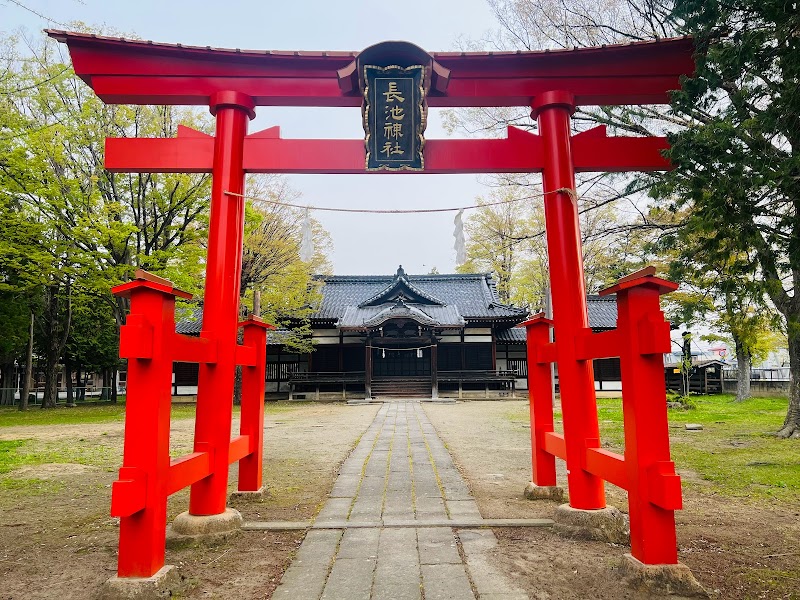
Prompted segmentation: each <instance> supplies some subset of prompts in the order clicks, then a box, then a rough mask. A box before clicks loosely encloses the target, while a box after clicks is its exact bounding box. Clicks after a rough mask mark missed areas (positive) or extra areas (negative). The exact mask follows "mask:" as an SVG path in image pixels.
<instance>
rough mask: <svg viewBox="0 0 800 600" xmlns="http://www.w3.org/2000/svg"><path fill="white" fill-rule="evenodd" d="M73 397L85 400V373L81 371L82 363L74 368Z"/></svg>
mask: <svg viewBox="0 0 800 600" xmlns="http://www.w3.org/2000/svg"><path fill="white" fill-rule="evenodd" d="M75 387H76V390H75V397H76V398H77V399H78V400H86V375H85V374H84V372H83V365H78V366H77V367H76V368H75Z"/></svg>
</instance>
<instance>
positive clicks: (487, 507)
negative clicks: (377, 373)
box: [0, 401, 800, 600]
mask: <svg viewBox="0 0 800 600" xmlns="http://www.w3.org/2000/svg"><path fill="white" fill-rule="evenodd" d="M524 407H525V404H524V403H523V402H514V401H509V402H468V403H459V404H457V405H426V406H425V410H426V412H427V413H428V415H429V416H430V418H431V420H432V422H433V423H434V425H435V426H436V428H437V430H438V431H439V433H440V435H441V436H442V438H443V440H444V441H445V443H446V444H447V446H448V448H449V449H450V451H451V452H452V454H453V455H454V458H455V461H456V463H457V464H458V465H459V468H460V469H461V470H462V472H463V473H464V475H465V477H466V479H467V481H468V483H469V484H470V486H471V488H472V490H473V492H474V494H475V496H476V498H477V500H478V503H479V506H480V508H481V512H482V514H483V516H484V517H498V518H509V517H550V516H552V511H553V509H554V507H555V504H553V503H550V502H530V501H527V500H524V499H523V498H522V490H523V488H524V486H525V484H526V483H527V482H528V481H529V479H530V474H529V464H530V450H529V448H530V429H529V427H527V423H526V421H525V419H521V418H520V414H521V413H522V414H524ZM376 411H377V406H375V405H371V406H357V407H354V406H344V405H341V404H336V405H331V404H304V403H299V404H292V405H288V404H280V405H277V406H276V405H269V407H268V415H267V417H266V423H265V428H266V431H265V481H266V483H267V484H268V486H269V488H270V497H269V498H268V499H267V500H266V501H265V502H263V503H257V504H244V505H238V506H237V508H239V510H241V511H242V513H243V515H244V517H245V519H250V520H301V519H307V518H309V517H311V516H313V515H314V514H315V513H316V512H317V511H318V510H319V508H320V507H321V505H322V503H324V501H325V498H326V496H327V493H328V492H329V490H330V488H331V485H332V483H333V481H334V478H335V475H336V469H337V467H338V465H339V464H341V462H342V461H343V460H344V458H345V457H346V455H347V454H348V452H349V451H350V450H351V449H352V448H353V447H354V446H355V444H356V443H357V440H358V438H359V436H360V435H361V434H362V433H363V431H364V430H365V429H366V428H367V426H368V425H369V423H370V422H371V421H372V419H373V417H374V415H375V413H376ZM237 425H238V424H235V427H236V426H237ZM192 427H193V420H192V419H186V418H183V419H178V420H174V421H173V424H172V444H171V446H172V452H173V454H174V455H179V454H183V453H185V452H187V451H189V449H190V446H191V434H192ZM0 440H29V441H27V442H25V445H24V446H22V447H20V449H19V451H20V452H24V453H26V454H28V455H30V456H32V457H35V460H32V461H31V464H26V465H23V466H21V467H20V468H18V469H16V470H15V471H12V472H10V473H6V474H2V475H0V599H7V598H8V599H11V598H13V599H18V598H31V599H40V598H41V599H44V598H64V599H67V598H91V597H93V596H94V595H95V594H96V592H97V590H98V589H99V586H100V585H101V583H102V582H103V581H105V580H106V579H107V578H108V577H110V576H111V575H113V574H114V571H115V567H116V549H117V536H118V525H117V523H116V521H115V520H114V519H111V518H110V517H109V516H108V510H109V502H110V491H111V490H110V486H111V482H112V481H113V480H114V479H115V477H116V470H117V468H118V467H119V464H120V460H121V454H122V426H121V424H119V423H108V424H89V425H49V426H24V427H22V426H20V427H2V428H0ZM42 463H43V464H42ZM678 467H679V470H680V465H678ZM681 474H682V476H683V479H684V504H685V508H684V510H683V511H680V512H678V517H677V518H678V540H679V547H680V560H681V562H683V563H685V564H687V565H688V566H689V567H690V568H691V569H692V571H693V572H694V574H695V576H696V577H697V578H698V580H699V581H700V582H701V583H702V584H703V585H704V586H705V587H706V588H707V589H709V590H711V591H713V592H714V597H717V598H726V599H727V598H731V599H745V598H746V599H751V598H752V599H757V598H769V599H777V598H784V599H788V598H800V593H798V590H800V500H798V502H795V503H787V502H782V503H778V502H773V503H767V502H766V501H763V500H762V501H759V502H758V503H755V502H748V501H746V500H741V499H731V498H728V497H724V496H720V495H717V494H715V493H713V486H711V484H709V483H708V482H706V481H704V480H703V479H702V478H700V477H699V476H698V475H697V474H696V473H692V472H688V471H685V470H683V471H681ZM560 477H561V479H562V480H564V473H563V471H562V472H561V474H560ZM231 481H232V482H233V481H235V472H232V477H231ZM233 487H234V486H233V484H232V486H231V489H233ZM608 498H609V504H612V505H615V506H617V507H619V508H621V509H623V510H624V509H625V508H626V503H625V499H624V495H623V494H622V493H621V492H620V491H619V490H616V489H615V488H613V487H609V488H608ZM187 504H188V493H187V492H186V491H182V492H180V493H178V494H176V495H174V496H173V497H172V498H171V499H170V502H169V514H170V518H172V517H174V516H175V515H176V514H177V513H179V512H181V511H183V510H185V509H186V507H187ZM495 532H496V535H497V537H498V539H499V540H500V544H499V546H498V550H497V555H496V560H497V564H498V566H499V567H500V568H501V569H503V570H505V571H506V572H507V573H508V574H509V575H510V577H512V578H514V579H515V580H516V582H517V583H518V584H519V586H520V587H522V588H523V589H526V590H529V593H530V594H531V597H532V598H535V599H536V600H544V599H548V600H561V599H563V600H570V599H578V598H588V599H612V598H613V599H617V598H623V599H624V598H631V599H632V598H637V596H636V595H634V594H632V593H631V592H630V591H629V590H627V588H625V587H622V586H620V584H619V571H618V568H617V565H618V563H619V560H620V558H621V556H622V554H624V553H625V552H627V551H628V549H627V548H625V547H622V546H614V545H610V544H604V543H599V542H584V541H573V540H569V539H564V538H561V537H559V536H557V535H555V534H554V533H552V532H551V531H549V530H546V529H533V528H532V529H523V528H519V529H496V530H495ZM302 536H303V534H302V532H287V533H265V532H243V533H241V534H240V535H239V536H238V537H236V538H234V539H233V540H230V541H227V542H222V543H219V544H217V545H215V546H211V547H205V548H186V549H182V550H167V559H166V562H167V564H173V565H178V566H179V567H180V573H181V576H182V577H183V584H182V587H181V589H180V590H178V596H179V597H182V598H231V599H233V598H237V599H238V598H242V599H245V598H269V597H270V595H271V593H272V591H273V590H274V588H275V586H276V585H277V583H278V581H279V580H280V576H281V574H282V572H283V570H284V569H285V568H286V566H287V565H288V564H289V562H290V560H291V558H292V556H293V553H294V551H295V549H296V548H297V546H298V545H299V543H300V541H301V539H302ZM639 597H641V596H639Z"/></svg>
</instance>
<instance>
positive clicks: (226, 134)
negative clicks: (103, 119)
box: [189, 92, 263, 516]
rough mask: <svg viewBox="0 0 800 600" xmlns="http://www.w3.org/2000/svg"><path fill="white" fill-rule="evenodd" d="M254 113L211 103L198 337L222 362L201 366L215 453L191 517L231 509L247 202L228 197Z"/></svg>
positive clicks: (241, 103)
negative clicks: (211, 154)
mask: <svg viewBox="0 0 800 600" xmlns="http://www.w3.org/2000/svg"><path fill="white" fill-rule="evenodd" d="M253 107H254V103H253V100H252V99H251V98H250V97H249V96H245V95H244V94H240V93H237V92H219V93H217V94H215V95H214V96H212V97H211V113H212V114H213V115H214V116H215V117H216V135H215V138H214V167H213V171H212V183H211V218H210V222H209V227H208V258H207V263H206V264H207V266H206V293H205V298H204V306H203V327H202V331H201V334H200V335H201V336H202V337H204V338H208V339H209V340H211V341H212V342H214V343H216V344H217V348H218V352H219V359H218V361H217V363H216V364H214V365H202V364H201V365H200V372H199V376H198V383H197V417H196V421H195V434H194V443H195V451H197V450H198V448H200V447H203V446H205V445H210V446H211V447H212V448H215V453H214V456H213V457H212V473H211V475H210V476H209V477H207V478H205V479H203V480H202V481H198V482H197V483H195V484H194V485H193V486H192V491H191V494H190V497H189V513H190V514H191V515H197V516H208V515H220V514H222V513H224V512H225V509H226V504H227V492H228V465H229V464H230V460H229V456H228V453H229V441H230V439H231V416H232V411H233V390H234V374H235V370H236V346H237V343H236V338H237V328H238V316H239V292H240V287H241V284H240V281H241V272H242V240H243V237H244V200H243V199H242V198H241V197H237V196H231V195H228V194H225V192H226V191H229V192H234V193H237V194H242V193H244V169H243V166H242V156H243V145H244V138H245V135H247V122H248V119H252V118H253V117H254V116H255V113H254V112H253ZM262 401H263V396H262Z"/></svg>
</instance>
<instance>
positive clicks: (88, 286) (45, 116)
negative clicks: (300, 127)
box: [0, 38, 210, 405]
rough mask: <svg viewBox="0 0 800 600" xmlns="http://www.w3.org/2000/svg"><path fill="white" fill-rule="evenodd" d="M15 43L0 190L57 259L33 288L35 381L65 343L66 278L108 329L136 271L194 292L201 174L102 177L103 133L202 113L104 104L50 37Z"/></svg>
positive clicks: (166, 130)
mask: <svg viewBox="0 0 800 600" xmlns="http://www.w3.org/2000/svg"><path fill="white" fill-rule="evenodd" d="M15 42H16V41H15V40H12V39H10V38H8V39H5V40H2V43H3V44H4V45H5V46H6V47H7V48H10V49H11V51H10V56H12V58H11V59H9V61H8V62H7V63H6V71H5V74H6V77H5V79H3V80H2V81H3V83H5V85H4V88H3V91H4V93H3V94H2V96H0V98H2V110H3V118H4V123H8V128H7V129H5V130H4V131H7V132H8V135H7V136H6V137H5V138H4V139H5V140H7V141H8V144H10V145H12V146H13V150H15V151H16V152H17V153H18V154H19V156H20V157H21V160H17V159H15V160H0V177H2V180H3V183H4V186H3V188H4V190H5V193H6V194H8V195H9V196H10V197H12V198H13V199H14V201H15V202H16V203H17V204H18V205H20V206H21V207H22V209H23V211H24V212H25V213H26V214H29V215H32V217H33V218H34V219H35V220H36V221H37V222H38V223H40V224H41V226H42V232H41V238H40V242H41V243H42V244H43V245H44V247H45V249H47V250H48V252H49V254H50V256H51V257H53V259H57V263H58V267H59V268H58V269H53V270H51V271H50V273H49V278H46V281H44V282H43V285H42V287H41V288H40V294H41V298H42V300H43V302H41V304H42V306H43V310H42V311H41V313H40V316H39V317H38V319H37V320H38V321H39V323H38V326H37V331H38V337H39V340H40V341H39V344H38V345H39V348H40V350H42V351H43V352H44V353H45V354H46V355H47V357H46V358H45V359H44V361H43V362H44V364H45V367H46V377H48V378H49V379H52V380H53V381H55V377H56V370H57V368H58V362H59V358H60V357H58V358H56V359H55V360H53V359H52V354H53V353H54V352H56V351H59V352H63V351H64V348H65V347H66V340H67V339H68V335H69V324H70V321H71V316H72V312H71V306H72V304H71V298H72V292H73V291H75V289H76V287H75V286H76V285H77V287H78V288H79V289H80V290H81V293H86V294H89V295H91V296H94V297H96V298H97V299H98V301H100V302H106V303H107V304H108V306H109V307H110V308H111V310H112V311H113V316H114V320H115V322H116V324H117V325H120V324H122V323H123V322H124V319H125V314H126V311H127V302H126V301H125V300H122V299H114V298H112V297H111V295H110V288H111V287H112V286H113V285H115V284H117V283H120V282H121V281H124V280H125V279H127V278H128V277H129V276H130V275H131V274H132V272H133V270H134V269H135V268H137V267H141V268H144V269H147V270H150V271H154V272H156V273H158V274H162V275H164V276H166V277H169V278H171V279H172V280H173V281H175V282H176V284H177V285H178V286H179V287H182V288H184V289H188V291H191V292H193V293H198V292H202V283H203V279H202V270H203V260H202V256H203V254H204V244H205V232H206V226H207V209H208V196H209V181H210V179H209V177H208V176H206V175H186V174H175V175H153V174H116V173H110V172H108V171H106V170H105V169H104V168H103V161H104V154H103V153H104V144H105V138H106V137H127V136H135V137H157V136H168V137H169V136H173V135H175V133H176V131H177V126H178V124H179V123H184V124H187V125H189V126H194V127H196V128H201V129H203V128H208V127H209V124H210V120H209V119H208V117H198V113H196V112H195V111H194V110H188V109H187V110H181V109H175V108H172V107H142V106H136V107H131V106H107V105H105V104H103V103H102V102H101V101H100V100H99V99H98V98H97V97H96V96H95V95H94V93H93V92H92V91H91V89H90V88H88V87H87V86H86V85H85V84H84V83H83V82H81V81H80V80H78V79H77V78H76V77H74V75H73V74H72V70H71V68H70V67H69V65H68V64H66V63H65V60H64V57H63V56H61V54H60V52H61V48H60V47H59V46H58V44H55V43H53V42H52V41H50V40H43V41H41V43H39V42H37V41H34V42H31V43H29V44H28V47H29V49H30V51H29V52H28V55H26V56H25V57H22V58H19V57H18V56H17V55H16V54H15V53H16V46H15ZM9 82H11V83H9ZM13 157H14V155H13V154H12V158H13ZM43 358H44V357H43ZM106 379H107V380H109V381H110V379H111V377H110V376H107V377H106ZM53 385H54V384H53ZM48 389H50V386H48ZM48 394H49V392H48ZM48 397H49V396H48ZM45 404H46V405H47V404H49V402H48V403H45Z"/></svg>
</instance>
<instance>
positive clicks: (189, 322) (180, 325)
mask: <svg viewBox="0 0 800 600" xmlns="http://www.w3.org/2000/svg"><path fill="white" fill-rule="evenodd" d="M202 327H203V309H202V308H201V307H198V308H195V309H194V310H193V311H191V312H189V313H188V314H187V315H185V316H184V317H183V318H181V319H179V320H178V321H177V322H176V323H175V331H176V332H177V333H182V334H184V335H200V329H201V328H202ZM267 337H269V336H267Z"/></svg>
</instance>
